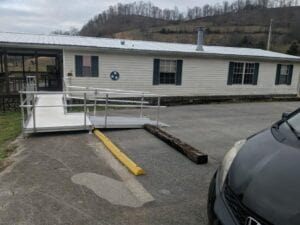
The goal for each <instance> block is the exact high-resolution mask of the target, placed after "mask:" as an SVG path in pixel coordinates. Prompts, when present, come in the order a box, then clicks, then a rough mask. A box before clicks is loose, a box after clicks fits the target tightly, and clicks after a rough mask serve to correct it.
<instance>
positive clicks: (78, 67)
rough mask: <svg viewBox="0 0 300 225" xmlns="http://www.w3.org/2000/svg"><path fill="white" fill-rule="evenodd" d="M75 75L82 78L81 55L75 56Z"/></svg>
mask: <svg viewBox="0 0 300 225" xmlns="http://www.w3.org/2000/svg"><path fill="white" fill-rule="evenodd" d="M75 75H76V77H82V76H83V59H82V56H81V55H76V56H75Z"/></svg>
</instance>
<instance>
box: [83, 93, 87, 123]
mask: <svg viewBox="0 0 300 225" xmlns="http://www.w3.org/2000/svg"><path fill="white" fill-rule="evenodd" d="M83 101H84V103H83V108H84V129H86V92H85V93H84V100H83Z"/></svg>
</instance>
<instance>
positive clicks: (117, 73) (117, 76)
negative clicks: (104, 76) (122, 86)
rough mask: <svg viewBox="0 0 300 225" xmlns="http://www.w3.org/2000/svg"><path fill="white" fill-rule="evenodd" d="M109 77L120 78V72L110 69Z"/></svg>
mask: <svg viewBox="0 0 300 225" xmlns="http://www.w3.org/2000/svg"><path fill="white" fill-rule="evenodd" d="M110 79H112V80H119V79H120V74H119V72H117V71H112V72H111V73H110Z"/></svg>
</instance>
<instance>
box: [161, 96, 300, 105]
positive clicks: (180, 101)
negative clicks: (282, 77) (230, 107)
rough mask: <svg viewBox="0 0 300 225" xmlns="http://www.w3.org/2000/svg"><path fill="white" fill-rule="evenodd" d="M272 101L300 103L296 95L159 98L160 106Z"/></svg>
mask: <svg viewBox="0 0 300 225" xmlns="http://www.w3.org/2000/svg"><path fill="white" fill-rule="evenodd" d="M272 101H300V98H299V97H298V96H297V95H291V94H287V95H282V94H281V95H227V96H225V95H224V96H168V97H162V98H161V104H162V105H166V106H172V105H189V104H210V103H241V102H272Z"/></svg>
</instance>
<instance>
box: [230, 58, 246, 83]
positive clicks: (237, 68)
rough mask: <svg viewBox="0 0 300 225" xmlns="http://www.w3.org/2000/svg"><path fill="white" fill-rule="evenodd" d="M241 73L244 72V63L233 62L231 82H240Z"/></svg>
mask: <svg viewBox="0 0 300 225" xmlns="http://www.w3.org/2000/svg"><path fill="white" fill-rule="evenodd" d="M243 73H244V63H234V64H233V78H232V84H242V83H243Z"/></svg>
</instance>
